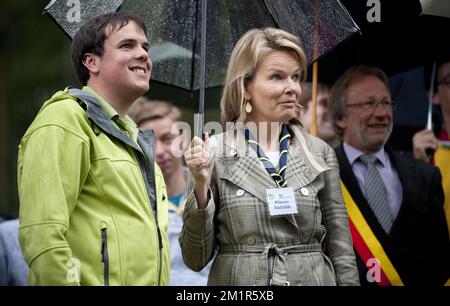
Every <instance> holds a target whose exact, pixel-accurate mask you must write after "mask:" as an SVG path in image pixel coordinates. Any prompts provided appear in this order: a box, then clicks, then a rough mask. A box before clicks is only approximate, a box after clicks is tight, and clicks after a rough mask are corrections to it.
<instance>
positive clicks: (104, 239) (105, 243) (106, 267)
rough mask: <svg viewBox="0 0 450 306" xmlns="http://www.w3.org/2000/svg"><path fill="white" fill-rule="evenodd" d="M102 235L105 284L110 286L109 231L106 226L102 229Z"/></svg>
mask: <svg viewBox="0 0 450 306" xmlns="http://www.w3.org/2000/svg"><path fill="white" fill-rule="evenodd" d="M101 235H102V262H103V280H104V285H105V286H109V257H108V232H107V230H106V227H103V228H102V229H101Z"/></svg>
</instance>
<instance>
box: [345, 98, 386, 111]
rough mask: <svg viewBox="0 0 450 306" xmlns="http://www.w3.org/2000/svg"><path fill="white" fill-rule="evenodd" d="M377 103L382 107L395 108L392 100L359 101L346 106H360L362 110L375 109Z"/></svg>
mask: <svg viewBox="0 0 450 306" xmlns="http://www.w3.org/2000/svg"><path fill="white" fill-rule="evenodd" d="M378 105H381V106H382V107H383V108H384V109H391V110H393V109H395V102H394V101H388V100H386V101H366V102H360V103H353V104H346V105H345V106H347V107H360V108H361V109H363V110H375V109H376V108H377V107H378Z"/></svg>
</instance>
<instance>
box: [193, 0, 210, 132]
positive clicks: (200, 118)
mask: <svg viewBox="0 0 450 306" xmlns="http://www.w3.org/2000/svg"><path fill="white" fill-rule="evenodd" d="M206 1H207V0H201V12H202V18H201V32H200V33H201V38H200V74H199V76H200V78H199V80H200V84H199V85H200V101H199V105H198V114H197V134H196V135H197V136H198V137H200V138H202V137H203V126H204V123H205V76H206V13H207V6H206Z"/></svg>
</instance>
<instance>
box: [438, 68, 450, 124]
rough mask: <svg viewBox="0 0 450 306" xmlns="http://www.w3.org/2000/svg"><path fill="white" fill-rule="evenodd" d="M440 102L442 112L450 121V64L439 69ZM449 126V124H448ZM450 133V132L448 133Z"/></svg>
mask: <svg viewBox="0 0 450 306" xmlns="http://www.w3.org/2000/svg"><path fill="white" fill-rule="evenodd" d="M437 79H438V82H440V84H439V86H438V101H439V104H440V105H441V109H442V112H443V114H444V115H445V116H447V118H449V119H450V62H447V63H445V64H443V65H442V66H440V67H439V70H438V77H437ZM446 124H447V126H448V124H449V123H448V122H446ZM447 132H450V131H447Z"/></svg>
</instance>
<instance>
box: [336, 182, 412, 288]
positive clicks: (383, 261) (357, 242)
mask: <svg viewBox="0 0 450 306" xmlns="http://www.w3.org/2000/svg"><path fill="white" fill-rule="evenodd" d="M341 187H342V194H343V196H344V201H345V206H346V208H347V213H348V216H349V219H350V220H349V225H350V232H351V235H352V240H353V246H354V248H355V249H356V252H357V253H358V255H359V257H360V258H361V260H362V261H363V262H364V264H366V265H367V264H368V263H369V262H371V260H372V261H373V259H377V260H378V263H379V268H380V278H379V279H378V280H377V279H375V282H376V283H377V284H378V285H380V286H404V284H403V281H402V279H401V278H400V275H399V274H398V272H397V270H396V269H395V267H394V265H393V264H392V262H391V260H390V259H389V257H388V256H387V254H386V252H385V251H384V249H383V246H382V245H381V243H380V242H379V241H378V239H377V237H376V236H375V234H374V233H373V231H372V229H371V228H370V226H369V224H368V223H367V221H366V220H365V219H364V216H363V215H362V213H361V211H360V210H359V208H358V205H356V203H355V201H354V200H353V198H352V196H351V195H350V193H349V191H348V190H347V187H345V185H344V183H343V182H342V181H341Z"/></svg>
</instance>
